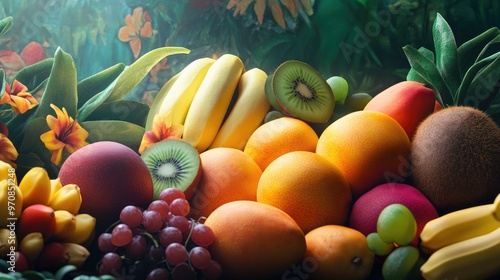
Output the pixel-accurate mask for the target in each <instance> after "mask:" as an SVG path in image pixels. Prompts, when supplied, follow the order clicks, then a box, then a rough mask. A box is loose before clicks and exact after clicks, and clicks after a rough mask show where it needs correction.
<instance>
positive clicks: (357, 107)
mask: <svg viewBox="0 0 500 280" xmlns="http://www.w3.org/2000/svg"><path fill="white" fill-rule="evenodd" d="M371 100H372V96H371V95H369V94H368V93H366V92H356V93H353V94H351V95H349V96H347V98H346V99H345V101H344V105H345V106H346V107H347V108H349V109H351V110H353V111H361V110H363V109H364V108H365V106H366V104H368V102H370V101H371Z"/></svg>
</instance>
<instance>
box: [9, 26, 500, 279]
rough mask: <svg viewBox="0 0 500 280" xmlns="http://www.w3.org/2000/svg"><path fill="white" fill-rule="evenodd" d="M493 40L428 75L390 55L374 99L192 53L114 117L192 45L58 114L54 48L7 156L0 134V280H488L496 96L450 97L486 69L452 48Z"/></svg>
mask: <svg viewBox="0 0 500 280" xmlns="http://www.w3.org/2000/svg"><path fill="white" fill-rule="evenodd" d="M0 23H1V22H0ZM1 26H2V25H1V24H0V34H1V30H2V29H1ZM434 29H435V30H436V31H435V34H439V32H444V33H446V32H447V30H448V27H447V25H446V23H445V22H443V19H442V18H441V17H438V18H437V19H436V23H435V26H434ZM448 31H449V30H448ZM491 32H493V33H494V34H496V37H493V38H492V37H491V36H492V35H491V34H490V33H491ZM446 34H448V35H449V36H451V35H450V34H449V32H448V33H446ZM499 34H500V31H499V32H496V31H489V33H485V34H482V35H480V36H479V37H478V38H476V39H473V40H474V41H471V42H470V43H466V44H465V46H463V47H461V48H459V49H458V50H456V53H455V52H450V53H448V54H447V55H446V56H443V53H442V52H443V51H444V50H448V51H449V48H450V45H448V43H447V42H443V41H437V42H436V57H435V60H436V64H435V65H434V63H430V59H429V57H430V54H429V52H430V51H428V50H425V49H420V50H418V51H416V53H414V52H412V49H411V48H410V47H407V48H405V51H406V53H407V55H408V56H409V61H410V65H411V67H412V68H411V70H410V72H409V73H408V76H407V77H408V78H407V79H406V80H405V81H400V82H398V83H394V84H393V85H391V86H389V87H387V88H385V89H381V90H380V91H379V92H378V94H374V95H370V94H368V93H364V92H354V91H355V90H353V87H351V84H350V83H349V82H348V80H347V79H345V78H344V77H341V76H338V75H333V74H331V75H330V76H329V77H328V76H324V74H322V73H320V72H318V71H317V70H316V69H315V68H314V67H312V66H311V65H310V64H308V63H306V62H304V61H299V60H295V59H290V60H287V61H283V62H282V63H281V64H280V65H279V66H277V67H276V68H275V69H274V70H273V71H271V72H270V73H266V72H265V71H264V70H263V69H261V68H259V67H255V66H252V67H249V64H247V63H246V62H245V61H243V60H242V59H241V57H240V56H238V55H236V54H230V53H225V54H222V55H220V56H213V57H196V56H194V57H193V59H192V61H191V62H189V63H186V65H184V66H183V68H182V70H181V71H178V72H177V73H175V74H174V75H172V76H171V77H170V78H169V79H166V80H165V83H164V85H163V86H162V87H161V88H159V89H158V93H157V94H156V96H155V97H154V99H153V100H152V101H151V105H148V106H146V107H147V108H144V106H142V105H138V106H139V107H133V108H136V110H132V109H130V108H132V107H127V108H129V109H130V110H126V112H125V113H124V114H125V115H127V116H124V117H121V118H118V119H112V120H103V119H101V117H102V116H103V115H101V114H104V113H103V112H105V111H107V110H110V111H113V114H114V115H113V116H114V117H116V116H117V115H118V113H117V112H116V111H114V110H115V109H116V108H115V107H114V105H116V103H120V104H125V103H126V104H128V105H130V103H129V101H130V100H126V99H123V98H124V96H125V95H126V92H127V91H130V90H132V89H133V88H134V87H135V86H136V85H138V84H139V83H140V80H141V79H143V78H144V76H145V75H146V74H147V73H148V72H149V71H150V69H151V67H153V66H154V65H156V64H157V63H158V62H159V61H160V60H161V59H162V58H164V57H165V56H167V55H172V54H179V55H180V54H182V55H189V52H190V51H189V50H187V49H184V48H179V47H171V48H170V47H165V48H161V49H158V50H155V51H153V52H149V53H146V54H144V55H143V56H142V57H140V58H138V59H137V61H136V62H134V64H132V65H131V66H128V67H123V68H121V67H117V68H111V69H107V70H106V71H103V72H102V73H98V74H96V75H97V76H93V77H90V78H88V79H86V80H83V81H82V82H80V83H75V84H72V85H73V86H74V89H73V91H72V93H68V96H65V98H61V99H63V100H62V101H60V102H58V98H57V96H55V92H56V91H55V90H54V88H55V87H56V86H55V84H56V82H61V81H62V80H64V79H63V78H64V77H65V75H64V71H62V70H61V69H63V70H68V69H69V68H70V67H69V66H68V65H71V62H72V61H71V56H69V55H68V54H66V53H64V52H62V50H58V55H57V56H56V57H55V58H54V59H53V61H52V60H51V61H50V65H51V67H52V68H51V71H52V72H53V73H51V74H50V75H49V77H46V79H47V80H48V81H47V82H40V84H38V86H37V87H36V89H38V90H41V89H44V88H45V87H47V90H46V91H44V92H43V93H42V99H41V100H40V103H37V105H36V106H33V108H32V109H29V110H28V111H27V113H26V115H23V114H13V115H12V116H11V117H9V118H11V119H9V122H8V125H7V128H8V130H10V131H11V132H12V133H14V135H16V136H15V137H12V139H13V140H12V141H14V142H15V143H16V144H14V142H10V140H9V138H7V136H6V135H8V133H7V132H8V131H7V132H5V134H4V133H3V132H2V131H3V130H2V129H3V128H2V127H1V126H0V144H1V145H0V146H2V145H3V146H2V148H4V147H5V148H4V150H5V151H7V152H8V153H7V152H5V153H2V151H0V156H2V157H0V176H1V177H0V205H1V206H2V208H1V209H0V253H1V254H0V278H1V279H4V278H5V279H22V278H25V279H103V280H104V279H109V280H112V279H146V280H155V279H174V280H175V279H186V280H190V279H207V280H208V279H224V280H225V279H266V280H275V279H387V280H389V279H398V280H399V279H496V278H498V277H499V276H500V265H498V260H499V259H500V177H499V176H500V175H499V174H500V172H499V171H500V169H499V168H500V161H499V160H500V128H499V126H498V125H497V123H495V121H494V120H493V119H492V118H491V116H493V115H494V114H496V112H497V110H498V108H499V107H498V96H492V97H489V98H488V100H489V101H490V105H491V106H490V107H488V108H487V109H486V107H487V106H486V105H484V102H486V101H485V100H482V101H484V102H483V103H481V104H482V106H483V107H481V108H475V107H473V106H467V105H466V104H464V100H463V98H464V96H465V97H467V96H469V95H468V94H469V93H468V92H469V91H470V89H466V87H472V86H473V85H474V84H477V81H476V78H474V77H471V76H470V75H472V74H474V73H475V74H477V75H479V76H484V75H486V74H487V73H485V72H489V73H490V74H491V73H493V74H494V73H496V74H498V73H500V72H499V71H498V67H497V68H496V72H495V71H493V70H492V69H491V68H492V67H493V66H492V65H497V64H490V63H493V62H492V61H491V60H492V59H493V57H487V58H482V59H479V60H478V61H476V62H475V63H472V61H470V60H468V59H465V58H464V57H462V56H463V55H465V54H467V55H471V54H472V55H473V54H475V55H476V56H478V57H482V56H483V52H482V51H481V50H483V48H487V47H488V46H489V45H491V44H493V43H496V42H497V41H500V40H498V38H499V37H498V36H500V35H499ZM441 35H442V34H441ZM436 36H438V35H436ZM478 50H479V52H478ZM498 54H499V53H496V56H495V55H493V56H494V57H498ZM422 57H423V58H422ZM448 58H450V59H453V58H455V59H458V60H457V61H455V62H456V63H452V62H453V61H449V60H448ZM432 60H434V58H433V59H432ZM495 61H497V59H496V58H495ZM45 63H48V62H45ZM495 63H497V62H495ZM456 64H458V65H459V66H460V69H461V70H460V71H459V73H462V72H463V71H464V70H467V72H466V73H462V74H458V75H459V77H460V78H461V79H462V81H461V82H460V81H457V80H456V78H457V77H455V76H454V75H455V74H456V73H455V72H453V71H452V70H449V69H452V68H453V67H456V66H457V65H456ZM433 65H434V66H433ZM42 66H43V67H42ZM466 66H469V67H466ZM46 67H47V65H37V66H32V67H31V68H29V69H28V70H29V71H28V70H26V71H27V73H26V72H25V73H24V75H28V74H30V73H38V72H37V71H36V70H37V69H38V70H39V71H42V70H43V71H42V72H43V73H45V72H44V71H46V70H47V68H46ZM482 67H483V68H482ZM453 69H454V68H453ZM146 70H147V71H146ZM445 70H446V71H445ZM448 70H449V71H448ZM455 70H456V69H455ZM68 71H69V70H68ZM115 71H116V72H115ZM69 72H71V71H69ZM453 73H455V74H453ZM21 74H23V73H21ZM38 74H40V73H38ZM73 74H74V73H73V72H71V73H70V74H68V75H71V77H73ZM4 76H5V75H4V73H3V71H0V78H2V79H0V82H2V83H3V82H4V81H5V77H4ZM483 78H484V77H483ZM32 79H34V80H36V81H38V78H36V75H34V77H32ZM34 80H31V81H32V83H28V82H29V81H30V80H29V79H28V78H25V80H23V82H25V83H26V84H27V85H29V86H30V87H31V86H32V84H33V83H34ZM497 80H498V79H497ZM5 82H6V81H5ZM459 82H460V83H459ZM67 86H68V87H71V85H67ZM71 88H73V87H71ZM97 88H101V90H99V91H97ZM30 89H31V88H30ZM84 90H85V91H86V90H88V91H89V92H90V93H92V91H97V92H93V95H90V93H89V92H86V93H82V92H83V91H84ZM2 91H3V88H2ZM454 91H457V92H458V95H455V94H453V93H452V92H454ZM26 94H28V93H26ZM72 94H73V95H72ZM89 95H90V96H89ZM4 96H7V95H4ZM1 100H3V98H1V96H0V101H1ZM0 105H2V106H7V105H8V106H12V105H11V104H10V103H8V104H7V105H5V104H1V103H0ZM66 107H67V108H66ZM1 108H3V107H0V109H1ZM141 108H142V109H141ZM49 109H50V110H49ZM56 109H57V110H56ZM144 109H146V110H144ZM54 111H55V115H56V116H57V118H56V117H55V116H53V115H51V114H54ZM0 113H1V112H0ZM104 115H105V114H104ZM0 120H2V115H0ZM0 123H1V122H0ZM11 135H12V134H11ZM44 135H45V136H44ZM4 136H5V137H4ZM52 136H54V139H52ZM44 139H45V140H46V141H44ZM47 139H48V140H47ZM21 140H22V141H21ZM19 141H20V143H22V145H20V146H19V145H17V143H18V142H19ZM26 143H27V144H26ZM28 144H30V145H32V146H33V147H35V148H31V146H29V145H28ZM28 146H29V147H30V148H28ZM17 150H19V152H18V151H17ZM14 151H15V152H16V153H14ZM7 154H8V156H7ZM14 155H15V158H14ZM31 161H33V162H35V164H36V166H30V164H28V162H31ZM475 268H481V269H479V270H478V269H475Z"/></svg>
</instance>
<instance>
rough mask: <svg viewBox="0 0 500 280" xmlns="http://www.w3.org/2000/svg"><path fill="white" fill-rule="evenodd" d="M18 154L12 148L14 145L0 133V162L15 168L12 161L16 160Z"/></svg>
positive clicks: (14, 148)
mask: <svg viewBox="0 0 500 280" xmlns="http://www.w3.org/2000/svg"><path fill="white" fill-rule="evenodd" d="M18 156H19V153H18V152H17V150H16V147H14V144H12V142H11V141H10V140H9V138H7V136H5V134H3V133H0V160H1V161H3V162H6V163H8V164H10V165H11V166H12V167H14V168H15V167H16V164H14V163H13V162H12V161H13V160H16V159H17V157H18Z"/></svg>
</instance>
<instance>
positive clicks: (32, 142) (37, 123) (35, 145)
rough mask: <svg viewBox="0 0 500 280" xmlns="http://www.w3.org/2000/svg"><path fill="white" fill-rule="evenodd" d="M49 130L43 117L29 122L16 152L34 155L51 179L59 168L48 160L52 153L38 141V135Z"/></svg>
mask: <svg viewBox="0 0 500 280" xmlns="http://www.w3.org/2000/svg"><path fill="white" fill-rule="evenodd" d="M49 130H50V128H49V126H48V125H47V122H46V120H45V118H44V117H39V118H36V119H33V120H31V121H29V122H28V123H27V124H26V132H25V135H24V137H23V141H22V143H21V146H20V147H19V149H18V152H19V154H31V153H32V154H36V155H37V156H38V158H39V159H40V161H42V162H43V167H44V168H45V170H47V172H49V175H51V176H52V177H53V176H56V175H57V170H58V169H59V168H58V167H57V166H56V165H55V164H54V163H52V161H51V160H50V158H51V156H52V153H51V152H50V151H49V150H48V149H47V148H46V147H45V144H44V143H43V141H42V140H41V139H40V135H42V134H43V133H45V132H47V131H49Z"/></svg>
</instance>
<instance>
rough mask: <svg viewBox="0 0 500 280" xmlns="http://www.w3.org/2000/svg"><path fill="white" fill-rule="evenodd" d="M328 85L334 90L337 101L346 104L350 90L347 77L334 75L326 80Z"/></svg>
mask: <svg viewBox="0 0 500 280" xmlns="http://www.w3.org/2000/svg"><path fill="white" fill-rule="evenodd" d="M326 82H327V83H328V85H330V88H331V89H332V91H333V95H334V96H335V102H339V103H340V104H344V100H345V98H346V97H347V92H348V91H349V84H348V83H347V81H346V79H344V78H342V77H340V76H332V77H330V78H328V79H327V80H326Z"/></svg>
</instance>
